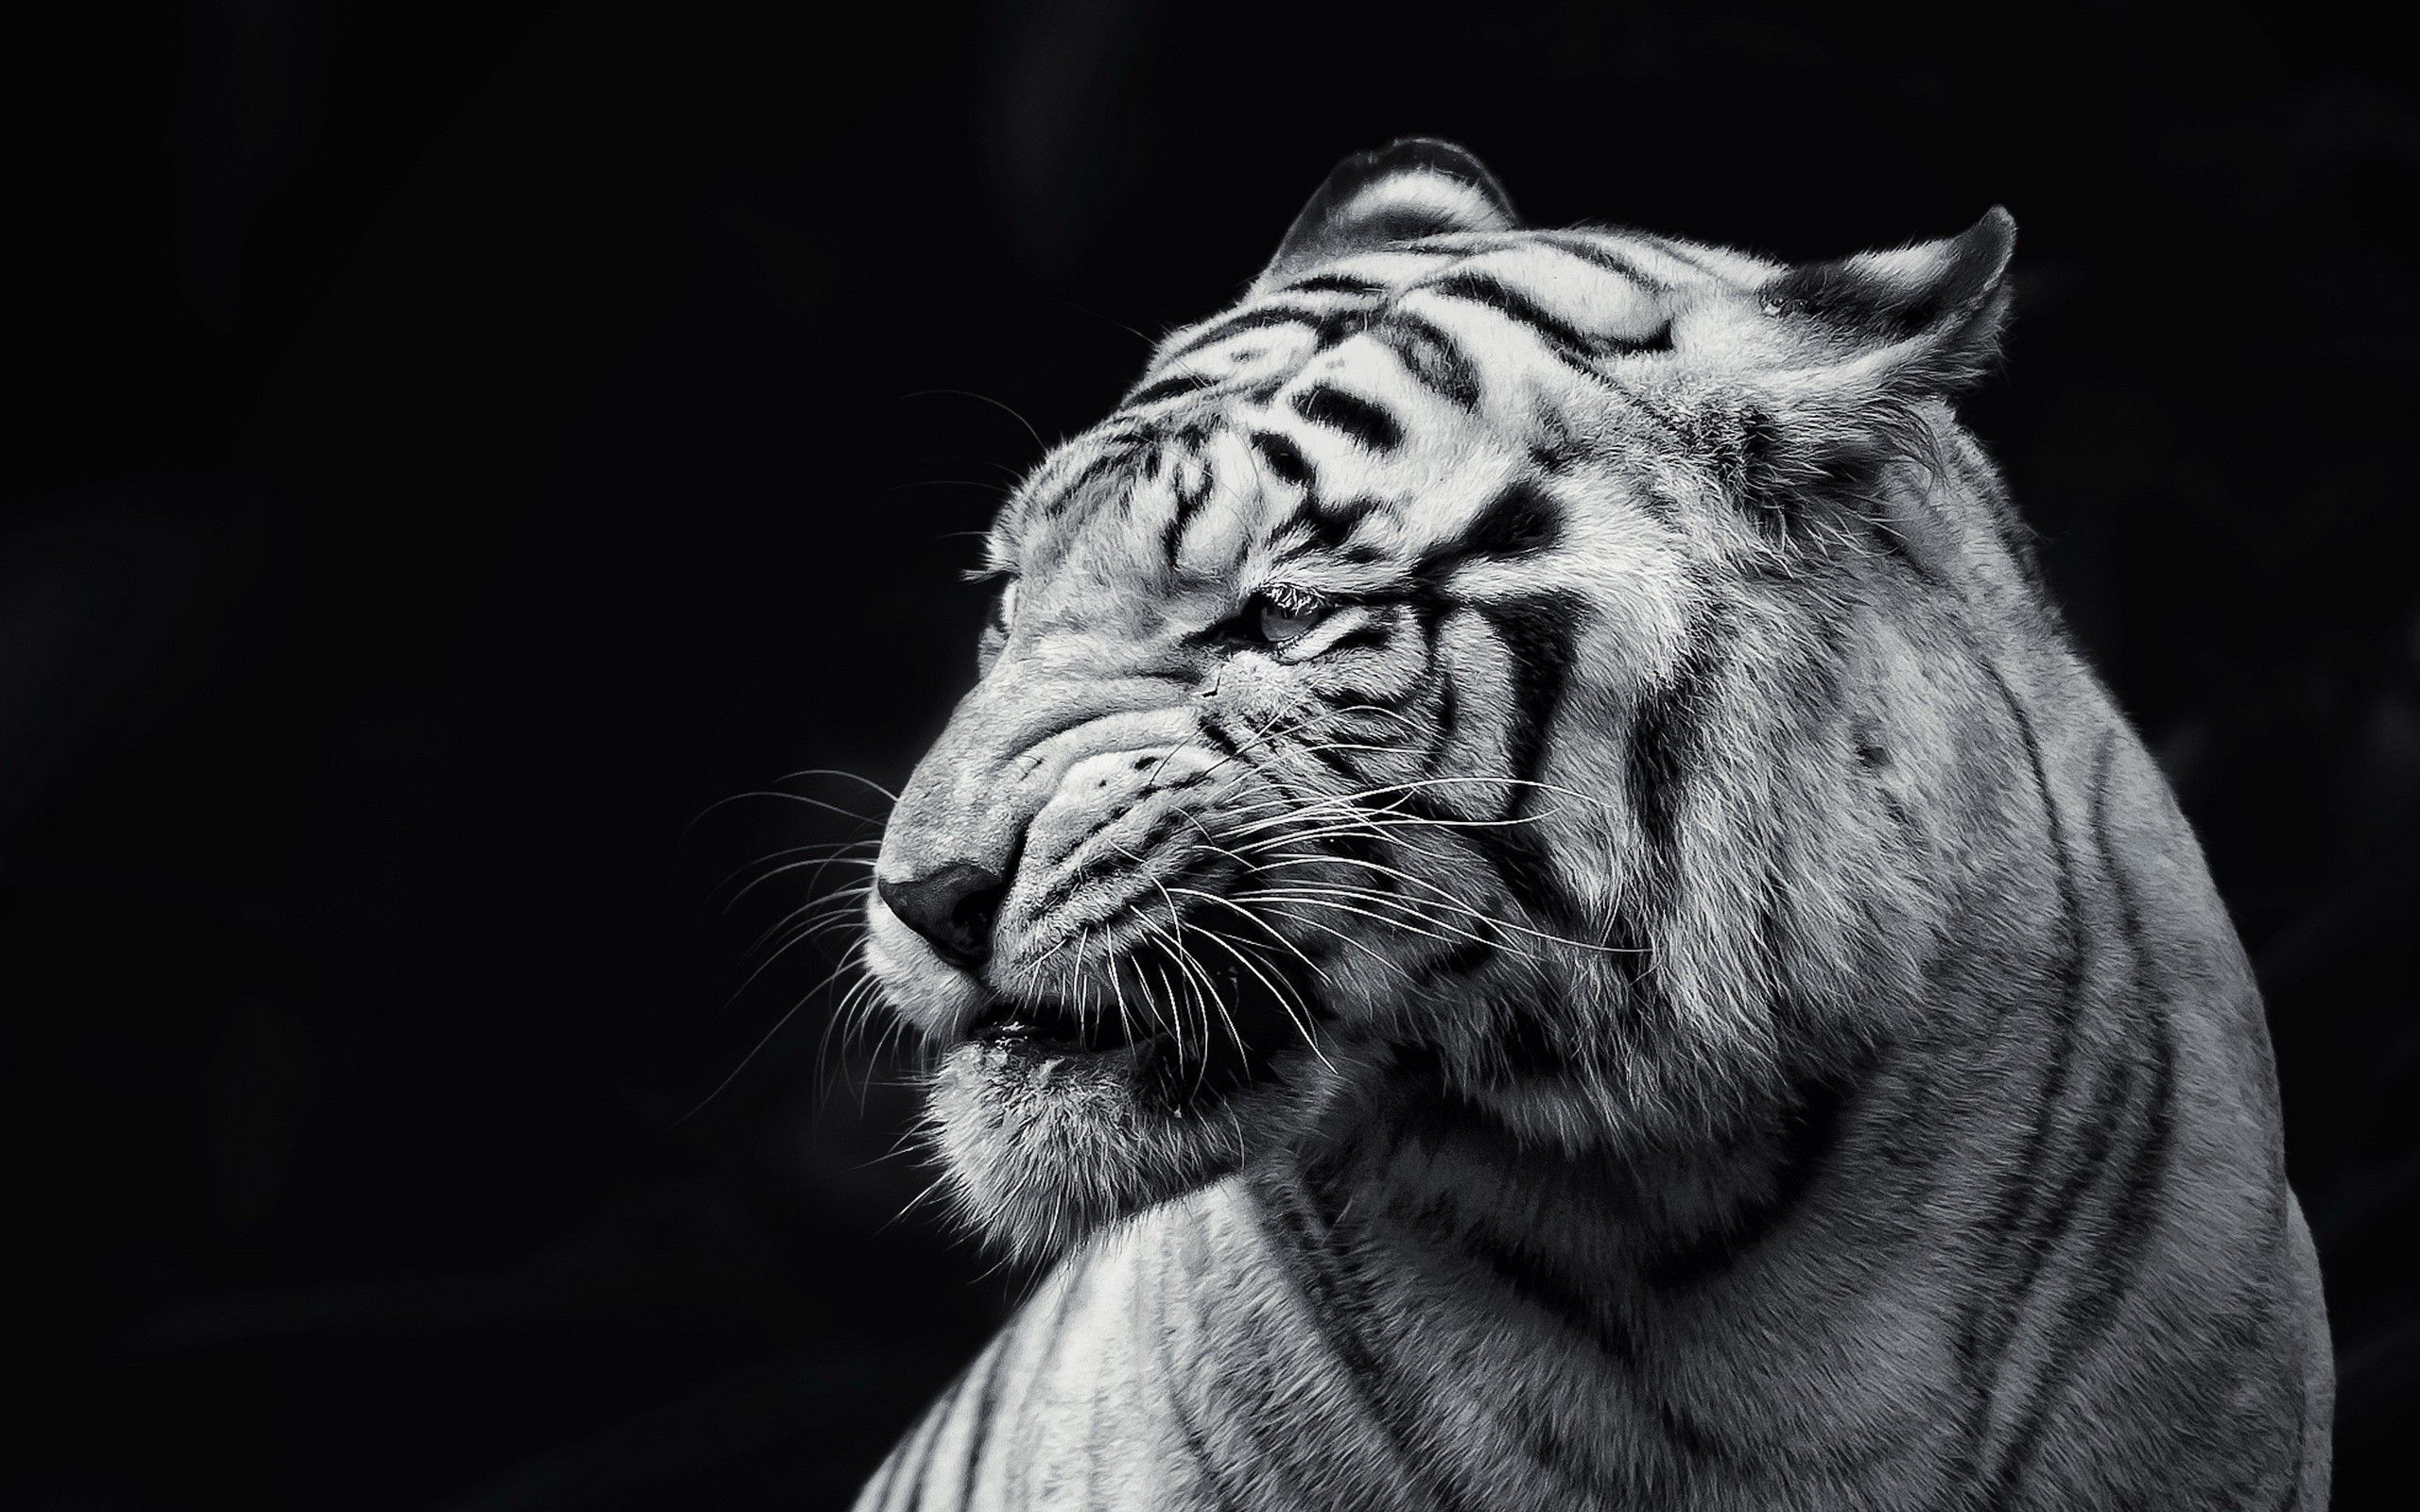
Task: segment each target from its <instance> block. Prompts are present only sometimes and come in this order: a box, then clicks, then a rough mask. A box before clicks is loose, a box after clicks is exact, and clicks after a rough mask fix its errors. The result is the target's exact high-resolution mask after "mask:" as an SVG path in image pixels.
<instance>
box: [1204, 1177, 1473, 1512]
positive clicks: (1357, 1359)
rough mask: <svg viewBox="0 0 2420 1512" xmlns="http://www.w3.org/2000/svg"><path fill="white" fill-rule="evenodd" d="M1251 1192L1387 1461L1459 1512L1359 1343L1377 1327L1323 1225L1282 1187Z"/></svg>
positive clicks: (1269, 1185)
mask: <svg viewBox="0 0 2420 1512" xmlns="http://www.w3.org/2000/svg"><path fill="white" fill-rule="evenodd" d="M1252 1191H1253V1196H1254V1198H1255V1199H1256V1200H1254V1201H1253V1203H1252V1204H1251V1205H1250V1210H1249V1211H1252V1212H1253V1213H1254V1214H1256V1215H1258V1216H1259V1217H1260V1218H1262V1219H1263V1220H1264V1221H1263V1222H1262V1223H1261V1225H1260V1230H1261V1233H1262V1234H1263V1236H1264V1237H1266V1238H1267V1239H1268V1241H1269V1247H1270V1250H1271V1253H1272V1254H1273V1255H1274V1256H1275V1257H1276V1258H1277V1260H1278V1261H1279V1263H1280V1267H1281V1268H1282V1269H1283V1270H1284V1271H1285V1272H1286V1274H1287V1276H1288V1278H1289V1279H1291V1280H1292V1281H1293V1282H1294V1290H1295V1292H1296V1295H1298V1296H1299V1297H1302V1299H1303V1301H1304V1304H1305V1310H1306V1311H1307V1312H1308V1313H1309V1314H1310V1315H1311V1321H1312V1326H1313V1327H1314V1328H1315V1329H1317V1330H1318V1332H1319V1333H1320V1336H1321V1339H1322V1342H1323V1343H1324V1344H1325V1345H1326V1346H1327V1348H1328V1349H1329V1351H1330V1352H1331V1353H1333V1354H1334V1355H1335V1356H1336V1357H1337V1359H1339V1360H1340V1361H1341V1362H1343V1364H1344V1366H1345V1369H1344V1371H1343V1376H1344V1382H1345V1384H1346V1386H1347V1387H1348V1388H1349V1389H1350V1390H1352V1392H1353V1393H1354V1395H1355V1396H1356V1397H1357V1398H1358V1399H1359V1400H1360V1402H1361V1405H1362V1407H1363V1408H1364V1410H1365V1411H1367V1412H1368V1414H1369V1416H1370V1420H1371V1421H1372V1422H1373V1423H1374V1424H1375V1425H1376V1427H1377V1429H1378V1431H1379V1434H1380V1435H1381V1436H1382V1437H1383V1438H1384V1439H1385V1440H1386V1443H1387V1446H1388V1448H1389V1449H1390V1451H1391V1452H1392V1457H1393V1458H1394V1460H1395V1461H1396V1463H1397V1464H1399V1465H1401V1466H1402V1467H1403V1468H1404V1469H1405V1470H1406V1471H1407V1472H1408V1473H1409V1474H1412V1475H1415V1476H1417V1477H1418V1479H1420V1480H1421V1481H1424V1482H1426V1487H1427V1489H1428V1490H1429V1492H1430V1493H1431V1498H1432V1499H1433V1503H1434V1504H1435V1505H1437V1506H1440V1507H1443V1508H1446V1509H1447V1512H1464V1509H1467V1508H1468V1506H1469V1503H1467V1502H1466V1501H1465V1500H1464V1499H1463V1497H1462V1495H1461V1491H1460V1490H1459V1489H1458V1488H1457V1487H1456V1486H1454V1485H1453V1483H1452V1481H1451V1480H1450V1478H1449V1475H1448V1472H1447V1470H1446V1469H1445V1467H1443V1466H1441V1465H1437V1464H1433V1463H1430V1462H1428V1461H1426V1460H1424V1459H1423V1458H1422V1457H1421V1456H1420V1454H1419V1453H1418V1452H1417V1451H1416V1449H1415V1448H1414V1446H1415V1445H1417V1444H1419V1443H1420V1442H1422V1441H1423V1439H1424V1438H1425V1437H1426V1436H1427V1435H1424V1434H1422V1433H1421V1432H1420V1425H1419V1423H1418V1421H1417V1419H1416V1414H1415V1404H1414V1403H1412V1402H1410V1401H1408V1400H1405V1398H1404V1395H1403V1392H1402V1389H1401V1387H1400V1386H1399V1384H1398V1383H1397V1381H1396V1379H1395V1376H1394V1374H1393V1373H1392V1371H1390V1370H1389V1369H1388V1368H1387V1367H1386V1366H1385V1365H1384V1364H1383V1363H1382V1362H1381V1361H1380V1360H1379V1359H1378V1357H1377V1356H1376V1355H1375V1354H1374V1353H1373V1352H1371V1350H1370V1349H1369V1346H1368V1345H1367V1344H1366V1343H1365V1342H1364V1335H1365V1332H1371V1331H1374V1330H1376V1329H1377V1328H1378V1327H1379V1326H1380V1325H1379V1322H1378V1320H1377V1319H1376V1318H1375V1317H1374V1314H1373V1310H1372V1309H1371V1306H1370V1304H1369V1302H1368V1300H1367V1299H1366V1297H1365V1296H1364V1295H1362V1288H1361V1285H1360V1281H1359V1275H1358V1271H1357V1267H1355V1266H1354V1264H1353V1263H1352V1262H1351V1261H1350V1260H1349V1259H1347V1258H1346V1257H1345V1256H1344V1255H1343V1254H1342V1253H1341V1252H1340V1251H1339V1250H1338V1249H1337V1247H1336V1246H1334V1244H1333V1243H1332V1242H1331V1239H1332V1236H1331V1235H1330V1234H1329V1232H1328V1231H1327V1229H1326V1227H1325V1224H1324V1223H1323V1222H1322V1221H1321V1220H1319V1219H1318V1218H1316V1217H1315V1216H1314V1215H1313V1213H1312V1211H1311V1209H1310V1204H1309V1203H1308V1201H1307V1200H1306V1199H1305V1194H1303V1193H1301V1192H1299V1191H1297V1190H1296V1189H1295V1188H1294V1187H1293V1186H1292V1184H1291V1183H1290V1182H1286V1181H1283V1180H1280V1179H1260V1180H1255V1181H1254V1182H1253V1186H1252Z"/></svg>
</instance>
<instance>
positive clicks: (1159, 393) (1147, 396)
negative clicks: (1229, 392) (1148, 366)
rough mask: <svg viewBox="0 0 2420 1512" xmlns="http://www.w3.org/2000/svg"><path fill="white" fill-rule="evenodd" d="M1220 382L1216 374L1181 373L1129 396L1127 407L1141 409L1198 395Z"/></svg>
mask: <svg viewBox="0 0 2420 1512" xmlns="http://www.w3.org/2000/svg"><path fill="white" fill-rule="evenodd" d="M1218 382H1219V375H1218V374H1216V373H1207V372H1186V373H1179V374H1177V375H1176V376H1175V377H1173V378H1163V379H1161V380H1160V381H1159V382H1158V383H1155V384H1152V385H1150V387H1146V388H1143V389H1141V390H1139V391H1137V392H1135V393H1133V394H1131V395H1129V396H1128V397H1127V400H1126V407H1127V408H1130V409H1132V408H1140V407H1142V406H1143V405H1146V404H1158V403H1160V402H1161V401H1162V400H1164V399H1175V398H1177V397H1179V396H1181V395H1184V394H1198V393H1200V392H1201V390H1202V389H1204V388H1208V387H1212V386H1213V385H1215V384H1217V383H1218Z"/></svg>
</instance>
